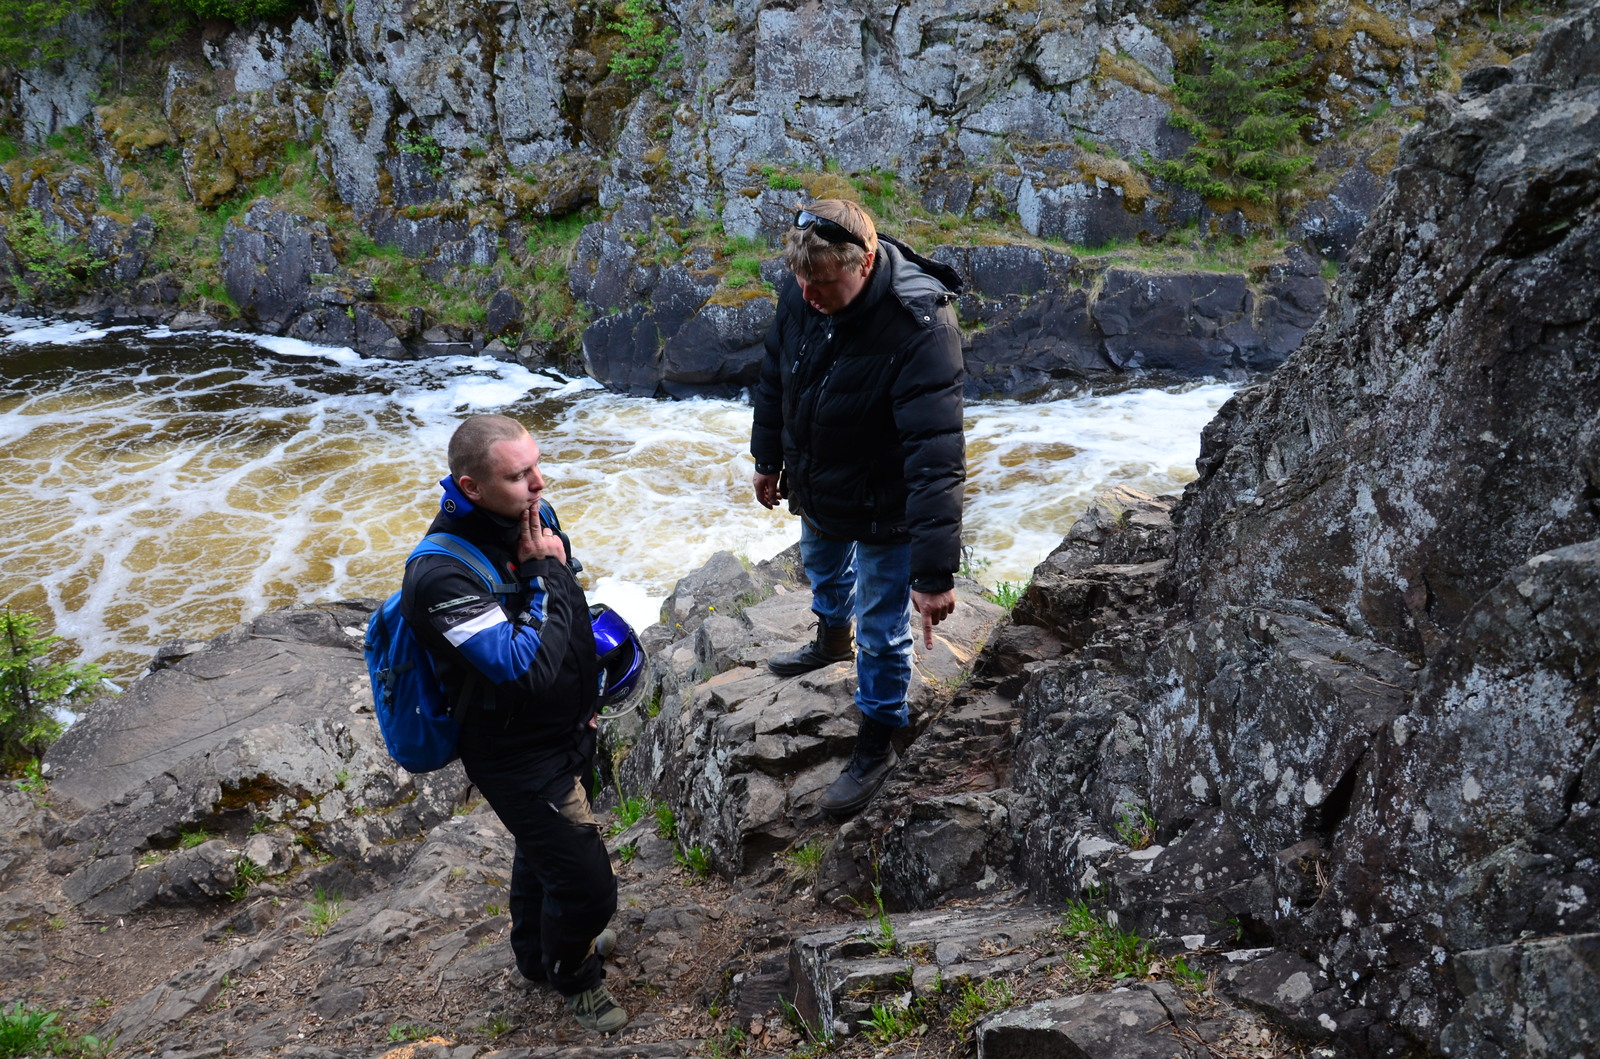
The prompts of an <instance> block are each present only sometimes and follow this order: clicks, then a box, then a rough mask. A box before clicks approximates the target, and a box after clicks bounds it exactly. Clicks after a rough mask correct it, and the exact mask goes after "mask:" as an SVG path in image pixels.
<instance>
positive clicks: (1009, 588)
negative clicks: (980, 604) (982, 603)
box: [984, 581, 1028, 610]
mask: <svg viewBox="0 0 1600 1059" xmlns="http://www.w3.org/2000/svg"><path fill="white" fill-rule="evenodd" d="M1027 588H1028V585H1027V583H1026V582H1020V581H996V582H995V583H994V589H993V590H992V591H989V592H985V593H984V595H985V596H987V597H988V599H989V602H991V603H994V604H997V605H998V606H1001V607H1004V608H1005V609H1006V610H1015V609H1016V607H1017V604H1018V603H1020V602H1022V593H1023V592H1025V591H1027Z"/></svg>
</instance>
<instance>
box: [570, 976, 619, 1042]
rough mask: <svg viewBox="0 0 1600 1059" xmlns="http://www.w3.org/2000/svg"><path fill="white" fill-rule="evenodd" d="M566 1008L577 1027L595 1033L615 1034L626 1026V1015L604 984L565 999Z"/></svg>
mask: <svg viewBox="0 0 1600 1059" xmlns="http://www.w3.org/2000/svg"><path fill="white" fill-rule="evenodd" d="M567 1006H568V1007H569V1008H571V1009H572V1017H573V1018H575V1019H577V1020H578V1025H580V1026H582V1027H583V1028H584V1029H586V1030H592V1031H594V1032H595V1033H616V1032H617V1031H618V1030H620V1029H622V1027H624V1026H626V1025H627V1024H628V1013H627V1012H626V1011H624V1010H622V1005H621V1004H618V1003H617V1000H616V998H615V997H613V996H612V995H611V991H610V990H608V989H607V988H606V987H605V983H603V982H602V983H601V984H600V985H597V986H595V987H594V988H593V989H585V990H584V991H583V992H581V993H579V994H577V995H576V996H569V997H567Z"/></svg>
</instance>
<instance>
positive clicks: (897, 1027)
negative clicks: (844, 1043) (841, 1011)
mask: <svg viewBox="0 0 1600 1059" xmlns="http://www.w3.org/2000/svg"><path fill="white" fill-rule="evenodd" d="M923 1021H924V1020H923V1018H922V1016H921V1013H920V1012H919V1010H918V1007H917V1005H916V1004H915V1003H914V1002H913V1003H906V1004H901V1003H899V1002H897V1001H889V1002H888V1003H886V1004H874V1005H872V1011H871V1013H870V1014H868V1016H867V1021H866V1022H865V1023H864V1024H863V1025H862V1027H861V1032H862V1033H863V1034H865V1035H866V1036H867V1037H868V1038H869V1039H870V1040H871V1041H872V1042H873V1043H874V1044H877V1045H879V1046H880V1047H881V1046H883V1045H886V1044H893V1043H894V1042H895V1041H898V1040H900V1039H901V1038H903V1037H909V1036H911V1034H913V1033H915V1032H916V1031H917V1028H918V1027H919V1026H921V1025H923Z"/></svg>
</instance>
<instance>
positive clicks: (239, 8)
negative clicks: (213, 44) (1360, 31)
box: [182, 0, 310, 22]
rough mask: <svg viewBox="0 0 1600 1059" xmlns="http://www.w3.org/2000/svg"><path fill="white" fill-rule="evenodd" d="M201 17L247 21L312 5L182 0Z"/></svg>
mask: <svg viewBox="0 0 1600 1059" xmlns="http://www.w3.org/2000/svg"><path fill="white" fill-rule="evenodd" d="M182 3H183V6H184V7H186V8H188V9H189V10H190V11H192V12H194V13H195V14H196V15H198V16H200V17H201V18H225V19H228V20H230V21H233V22H246V21H248V20H250V19H252V18H279V17H281V16H283V15H287V14H290V13H292V12H294V11H298V10H301V9H302V8H306V7H309V6H310V5H309V4H308V3H307V2H306V0H182Z"/></svg>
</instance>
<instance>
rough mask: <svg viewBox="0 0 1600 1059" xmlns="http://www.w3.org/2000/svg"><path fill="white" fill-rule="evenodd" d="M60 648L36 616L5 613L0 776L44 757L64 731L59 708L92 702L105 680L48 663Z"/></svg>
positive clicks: (0, 652)
mask: <svg viewBox="0 0 1600 1059" xmlns="http://www.w3.org/2000/svg"><path fill="white" fill-rule="evenodd" d="M61 643H62V640H61V637H59V636H47V635H44V634H43V633H41V632H40V631H39V619H38V618H36V617H34V616H33V615H32V614H28V613H26V612H23V611H15V610H12V609H11V608H10V607H6V608H5V609H4V610H3V611H0V770H4V771H8V772H9V771H11V770H13V769H15V768H17V767H18V766H20V765H22V764H23V763H25V762H27V761H31V760H32V759H34V758H36V757H38V756H39V755H40V754H42V753H44V751H45V748H46V747H48V746H49V745H50V744H51V743H53V742H55V740H56V738H57V737H58V736H60V735H61V732H62V730H63V729H64V728H65V725H63V724H62V722H61V721H59V720H57V719H56V715H55V709H56V707H58V706H66V705H69V704H71V703H74V702H77V701H78V700H80V699H83V698H85V697H87V696H89V695H90V694H92V693H93V692H95V691H96V690H97V689H98V688H99V687H100V684H101V681H102V680H103V679H104V677H105V674H104V673H103V672H101V670H100V667H99V666H95V665H80V664H77V663H72V662H62V661H56V662H51V661H49V657H50V656H51V655H52V654H55V653H57V649H58V648H59V646H60V644H61Z"/></svg>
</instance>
